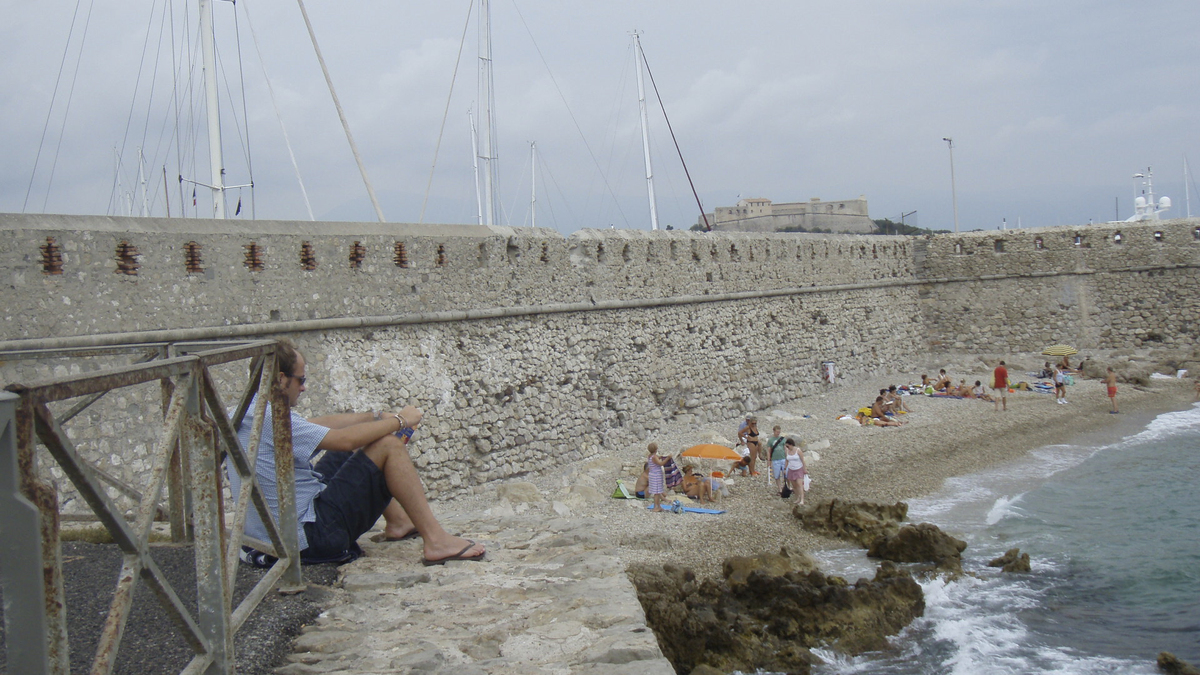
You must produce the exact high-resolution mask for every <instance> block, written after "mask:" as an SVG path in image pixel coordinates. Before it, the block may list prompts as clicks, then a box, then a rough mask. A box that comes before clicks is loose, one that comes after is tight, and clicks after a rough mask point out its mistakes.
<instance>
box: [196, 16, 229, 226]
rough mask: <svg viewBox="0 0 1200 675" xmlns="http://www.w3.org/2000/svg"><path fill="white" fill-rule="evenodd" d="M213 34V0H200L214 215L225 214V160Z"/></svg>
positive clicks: (201, 48)
mask: <svg viewBox="0 0 1200 675" xmlns="http://www.w3.org/2000/svg"><path fill="white" fill-rule="evenodd" d="M214 40H215V38H214V37H213V9H212V0H200V54H201V57H202V59H203V61H202V66H201V68H202V70H203V72H204V98H205V105H206V107H207V115H208V164H209V169H210V170H211V178H212V183H210V185H209V187H211V188H212V198H213V217H214V218H224V217H225V185H224V181H225V160H224V157H222V156H221V118H220V106H219V105H218V103H219V101H218V99H217V48H216V44H215V43H214Z"/></svg>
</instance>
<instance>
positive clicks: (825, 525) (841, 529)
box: [792, 499, 908, 548]
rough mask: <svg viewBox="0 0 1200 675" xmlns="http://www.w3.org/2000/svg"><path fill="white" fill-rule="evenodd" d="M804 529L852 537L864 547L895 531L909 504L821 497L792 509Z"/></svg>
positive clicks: (906, 513) (850, 539)
mask: <svg viewBox="0 0 1200 675" xmlns="http://www.w3.org/2000/svg"><path fill="white" fill-rule="evenodd" d="M792 515H793V516H795V517H796V518H797V519H798V520H799V521H800V524H801V525H802V526H803V527H804V529H805V530H807V531H809V532H816V533H818V534H824V535H826V536H830V537H836V538H838V539H845V540H847V541H852V542H855V543H857V544H858V545H860V546H862V547H863V548H866V547H868V546H870V545H871V543H872V542H874V541H875V540H876V539H878V538H880V537H881V536H886V535H891V534H895V533H896V532H897V531H898V530H899V529H900V521H902V520H904V519H905V518H906V517H907V516H908V504H905V503H904V502H896V503H895V504H890V505H889V504H874V503H871V502H845V501H842V500H840V499H832V500H829V501H821V502H818V503H816V504H812V505H809V506H797V507H796V508H795V509H793V510H792Z"/></svg>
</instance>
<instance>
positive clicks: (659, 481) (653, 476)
mask: <svg viewBox="0 0 1200 675" xmlns="http://www.w3.org/2000/svg"><path fill="white" fill-rule="evenodd" d="M646 449H647V450H648V451H649V452H650V455H649V457H647V458H646V469H647V470H648V471H649V477H648V478H649V481H648V484H647V485H646V493H647V494H650V495H652V496H653V497H654V508H653V509H651V510H653V511H662V510H664V509H663V507H662V498H663V492H664V491H665V488H666V480H665V479H664V477H663V465H664V464H666V463H667V458H666V457H659V456H658V443H651V444H650V445H648V446H646Z"/></svg>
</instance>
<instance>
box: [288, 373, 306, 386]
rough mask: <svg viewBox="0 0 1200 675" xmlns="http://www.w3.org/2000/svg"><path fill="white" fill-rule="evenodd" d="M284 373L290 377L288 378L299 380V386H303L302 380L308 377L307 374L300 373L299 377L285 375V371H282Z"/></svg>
mask: <svg viewBox="0 0 1200 675" xmlns="http://www.w3.org/2000/svg"><path fill="white" fill-rule="evenodd" d="M284 375H286V376H287V377H290V378H292V379H293V380H295V381H297V382H299V383H300V386H301V387H303V386H304V381H305V380H307V379H308V376H307V375H301V376H300V377H296V376H295V375H287V373H284Z"/></svg>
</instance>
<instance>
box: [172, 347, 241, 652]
mask: <svg viewBox="0 0 1200 675" xmlns="http://www.w3.org/2000/svg"><path fill="white" fill-rule="evenodd" d="M199 370H200V369H199V366H198V365H197V367H196V369H195V370H194V371H193V373H192V377H190V378H188V380H189V381H188V382H187V387H188V395H187V406H186V413H185V416H184V417H185V418H184V423H183V428H182V430H181V431H182V433H181V434H180V446H181V447H183V448H185V450H184V452H183V454H184V455H185V456H186V457H188V459H189V460H190V461H191V475H192V481H191V491H192V523H193V532H194V533H195V543H194V547H195V552H196V601H197V605H198V609H199V612H198V616H197V618H198V621H197V623H199V625H200V629H201V630H202V631H203V632H204V636H205V637H206V638H208V641H209V645H210V650H211V654H212V662H211V663H210V664H209V666H208V668H207V669H206V670H205V671H204V672H205V674H206V675H229V674H230V673H232V672H233V663H234V661H233V628H232V624H231V623H230V620H229V611H230V603H229V602H228V601H227V600H226V598H228V597H229V594H227V593H226V592H225V585H226V584H227V583H232V580H228V579H226V578H225V565H224V561H225V556H224V550H223V547H222V545H221V544H222V539H223V533H224V531H225V519H224V514H222V513H221V508H220V491H221V471H220V467H219V466H218V465H217V449H216V447H215V446H214V445H212V444H211V443H208V442H207V441H208V439H210V438H211V435H210V434H209V433H208V428H207V426H206V425H205V424H204V421H203V419H202V418H201V414H200V413H201V398H200V380H201V377H200V372H199Z"/></svg>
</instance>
